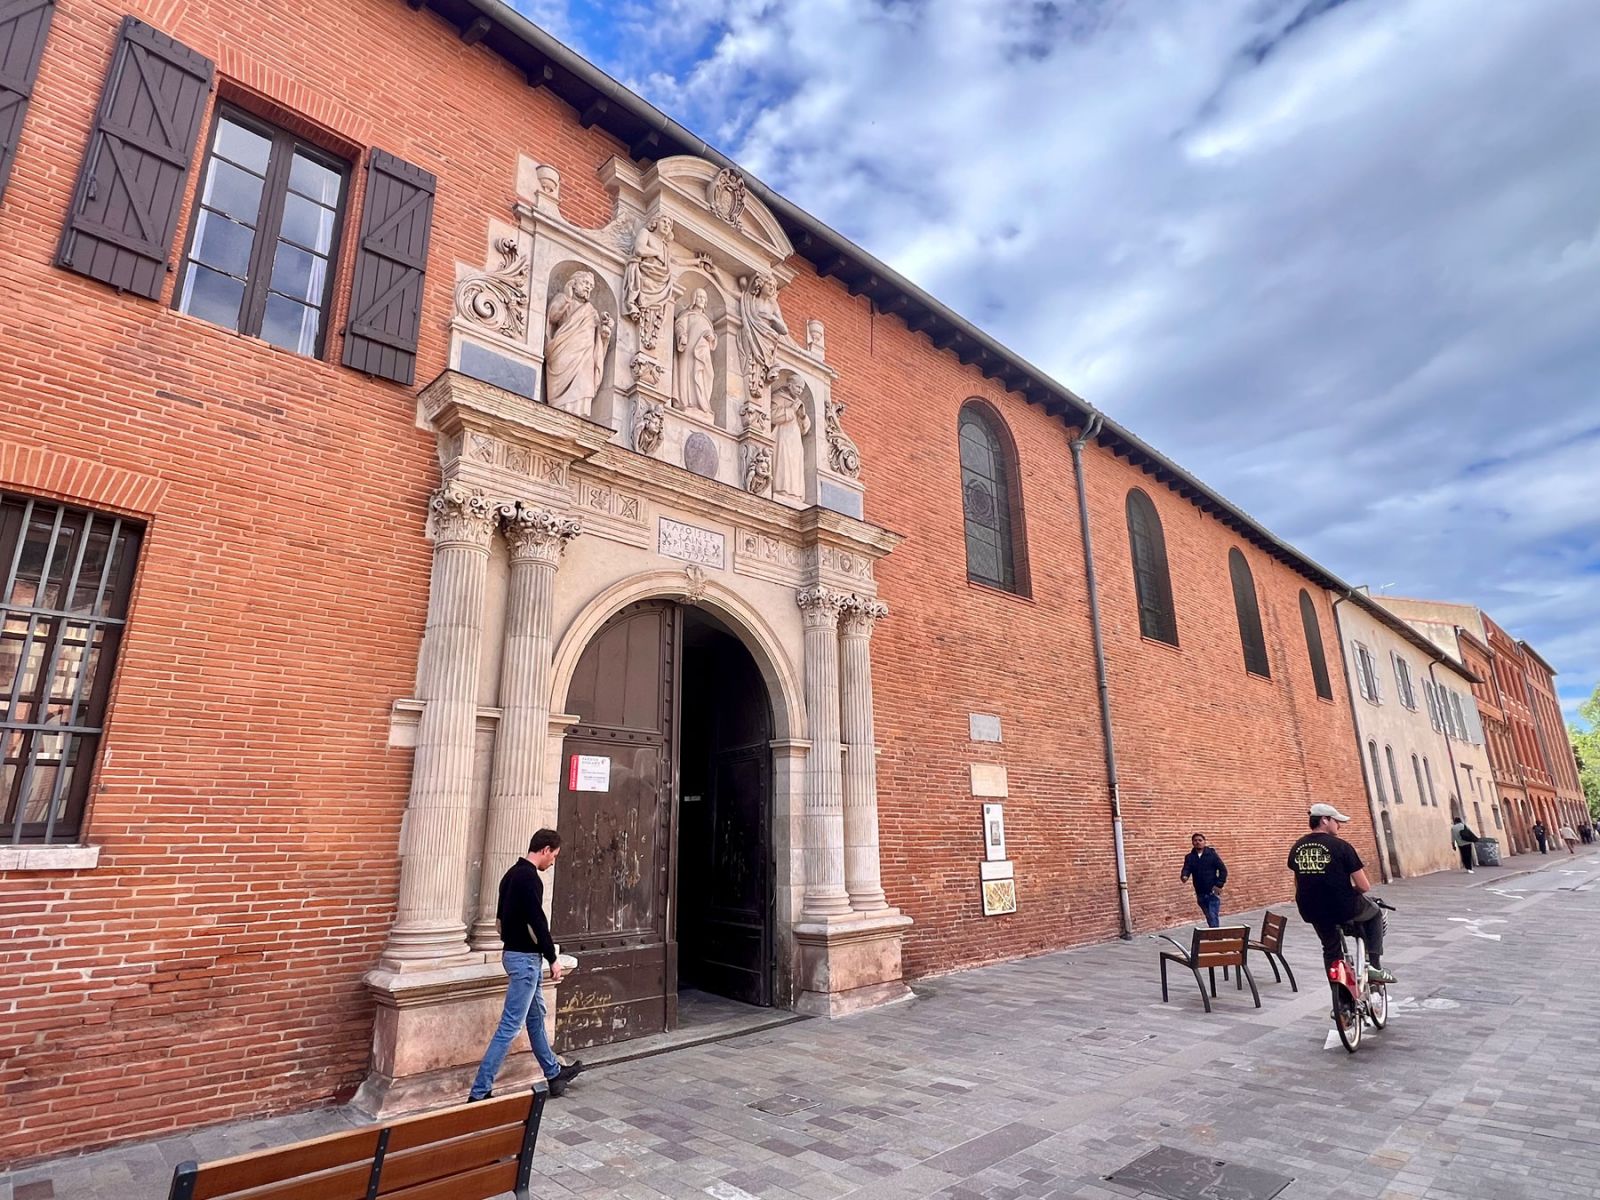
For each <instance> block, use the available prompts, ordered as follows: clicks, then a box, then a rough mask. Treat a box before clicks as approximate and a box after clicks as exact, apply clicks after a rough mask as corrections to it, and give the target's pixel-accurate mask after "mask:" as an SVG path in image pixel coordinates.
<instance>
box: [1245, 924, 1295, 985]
mask: <svg viewBox="0 0 1600 1200" xmlns="http://www.w3.org/2000/svg"><path fill="white" fill-rule="evenodd" d="M1288 927H1289V918H1288V917H1281V916H1279V915H1278V914H1277V913H1275V912H1268V913H1267V915H1266V916H1264V917H1262V918H1261V936H1260V938H1258V939H1256V940H1255V941H1253V942H1251V943H1250V945H1249V949H1251V950H1259V951H1261V953H1262V954H1264V955H1266V956H1267V966H1269V967H1271V968H1272V980H1273V982H1274V983H1281V982H1283V975H1279V974H1278V964H1279V963H1282V964H1283V974H1284V975H1287V976H1288V977H1289V990H1290V991H1293V992H1298V991H1299V990H1300V985H1299V984H1298V983H1296V982H1295V981H1294V972H1293V971H1291V970H1290V969H1289V960H1288V959H1286V958H1285V957H1284V956H1283V931H1284V930H1285V929H1287V928H1288Z"/></svg>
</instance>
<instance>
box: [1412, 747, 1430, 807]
mask: <svg viewBox="0 0 1600 1200" xmlns="http://www.w3.org/2000/svg"><path fill="white" fill-rule="evenodd" d="M1411 772H1412V774H1414V775H1415V776H1416V777H1417V803H1418V804H1427V803H1428V788H1427V785H1426V784H1424V783H1423V782H1422V760H1421V759H1420V758H1418V757H1417V756H1416V755H1415V754H1413V755H1412V756H1411Z"/></svg>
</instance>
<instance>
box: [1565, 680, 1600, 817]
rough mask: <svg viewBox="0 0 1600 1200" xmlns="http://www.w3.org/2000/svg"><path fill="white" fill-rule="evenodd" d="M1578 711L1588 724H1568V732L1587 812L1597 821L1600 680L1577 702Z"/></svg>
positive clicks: (1599, 804)
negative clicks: (1588, 693) (1586, 801)
mask: <svg viewBox="0 0 1600 1200" xmlns="http://www.w3.org/2000/svg"><path fill="white" fill-rule="evenodd" d="M1578 715H1579V716H1580V717H1582V718H1583V719H1584V721H1585V722H1587V723H1588V726H1589V728H1588V729H1580V728H1579V727H1578V726H1577V725H1575V724H1574V725H1568V726H1567V736H1568V737H1569V738H1571V739H1572V750H1573V753H1574V754H1576V755H1577V756H1578V778H1579V779H1581V780H1583V794H1584V796H1586V797H1587V798H1588V800H1589V813H1590V815H1591V816H1592V817H1593V818H1594V819H1595V821H1596V823H1600V683H1597V684H1595V688H1594V694H1593V695H1591V696H1590V697H1589V698H1588V699H1587V700H1585V701H1584V702H1583V703H1582V704H1580V705H1578Z"/></svg>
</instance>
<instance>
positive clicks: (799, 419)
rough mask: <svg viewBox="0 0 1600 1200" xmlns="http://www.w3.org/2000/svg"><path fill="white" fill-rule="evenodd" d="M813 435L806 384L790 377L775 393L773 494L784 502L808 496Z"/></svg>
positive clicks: (773, 412) (773, 410)
mask: <svg viewBox="0 0 1600 1200" xmlns="http://www.w3.org/2000/svg"><path fill="white" fill-rule="evenodd" d="M810 432H811V414H810V413H808V412H807V411H806V385H805V384H803V383H801V382H800V380H799V379H796V378H792V377H791V378H790V379H789V380H788V382H786V383H783V384H780V385H779V386H778V387H777V388H775V389H774V390H773V393H772V437H773V442H774V453H773V462H772V494H773V496H774V497H777V498H778V499H783V500H804V499H805V497H806V449H805V435H806V434H808V433H810Z"/></svg>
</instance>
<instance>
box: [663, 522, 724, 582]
mask: <svg viewBox="0 0 1600 1200" xmlns="http://www.w3.org/2000/svg"><path fill="white" fill-rule="evenodd" d="M726 548H727V539H726V538H725V537H723V536H722V535H721V534H720V533H718V532H717V531H716V530H715V529H701V528H700V527H699V526H698V525H685V524H684V523H683V522H682V521H674V520H672V519H671V518H670V517H662V518H661V524H660V525H659V526H658V527H657V532H656V550H657V551H658V552H660V553H662V554H665V555H666V556H667V557H668V558H678V559H682V560H683V561H684V562H692V563H699V564H700V565H701V566H703V567H716V568H717V569H718V570H721V569H722V564H723V558H724V555H725V553H726Z"/></svg>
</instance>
